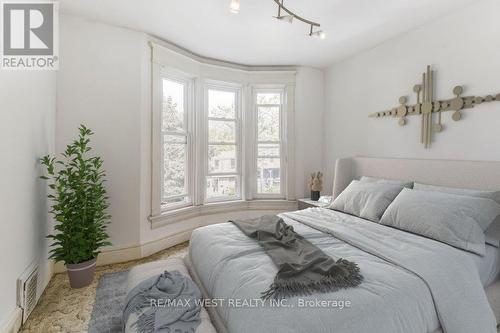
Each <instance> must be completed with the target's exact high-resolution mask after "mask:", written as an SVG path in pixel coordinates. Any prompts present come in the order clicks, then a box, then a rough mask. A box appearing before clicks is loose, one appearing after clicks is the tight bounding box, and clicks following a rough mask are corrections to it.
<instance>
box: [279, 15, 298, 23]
mask: <svg viewBox="0 0 500 333" xmlns="http://www.w3.org/2000/svg"><path fill="white" fill-rule="evenodd" d="M275 18H276V19H278V20H280V21H282V22H288V23H292V22H293V18H294V16H293V15H282V16H275Z"/></svg>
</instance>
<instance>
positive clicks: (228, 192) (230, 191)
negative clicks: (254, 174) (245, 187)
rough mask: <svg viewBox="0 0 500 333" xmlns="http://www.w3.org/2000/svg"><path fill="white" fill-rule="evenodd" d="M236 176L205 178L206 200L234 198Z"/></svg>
mask: <svg viewBox="0 0 500 333" xmlns="http://www.w3.org/2000/svg"><path fill="white" fill-rule="evenodd" d="M235 196H236V176H224V177H207V198H208V199H213V198H217V197H235Z"/></svg>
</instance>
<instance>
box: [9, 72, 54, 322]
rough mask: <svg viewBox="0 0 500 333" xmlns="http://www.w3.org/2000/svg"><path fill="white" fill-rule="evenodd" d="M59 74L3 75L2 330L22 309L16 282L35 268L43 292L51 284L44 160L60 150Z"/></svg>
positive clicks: (49, 223)
mask: <svg viewBox="0 0 500 333" xmlns="http://www.w3.org/2000/svg"><path fill="white" fill-rule="evenodd" d="M55 98H56V73H55V72H48V71H1V72H0V152H1V154H2V158H1V163H0V174H1V175H2V176H1V177H0V202H1V210H2V220H1V223H0V258H1V260H0V262H1V265H2V268H1V273H0V328H1V327H3V325H5V322H6V321H7V320H8V318H9V316H10V315H11V314H12V312H13V311H14V309H15V307H16V279H17V278H18V277H19V276H20V275H21V274H22V273H23V271H24V270H25V269H26V268H27V267H28V266H29V265H30V264H31V263H32V262H33V261H37V262H38V264H39V268H40V272H39V273H40V280H41V281H40V282H39V288H38V290H39V292H41V291H42V290H43V288H45V286H46V284H47V283H48V281H49V278H50V274H51V271H50V265H49V261H48V260H47V256H48V254H47V253H48V244H47V240H46V239H45V236H46V235H47V234H48V233H50V232H51V230H52V223H51V222H50V219H48V214H47V208H48V205H47V200H46V189H47V185H46V183H45V182H44V181H42V180H40V179H39V176H40V175H41V174H42V172H43V168H42V167H41V165H40V163H39V158H40V157H41V156H43V155H46V154H48V153H52V152H53V150H54V141H55V138H54V136H55V134H54V131H55V109H56V102H55Z"/></svg>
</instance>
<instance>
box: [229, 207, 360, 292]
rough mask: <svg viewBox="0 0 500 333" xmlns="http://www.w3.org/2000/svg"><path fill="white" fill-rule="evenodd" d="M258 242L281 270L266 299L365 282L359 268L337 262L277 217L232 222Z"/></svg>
mask: <svg viewBox="0 0 500 333" xmlns="http://www.w3.org/2000/svg"><path fill="white" fill-rule="evenodd" d="M230 222H232V223H234V225H236V226H237V227H238V228H239V229H240V230H241V231H242V232H243V233H244V234H245V235H247V236H248V237H250V238H253V239H255V240H256V241H257V242H258V243H259V244H260V245H261V246H262V248H263V249H264V250H265V251H266V254H267V255H269V257H271V259H272V261H273V262H274V264H275V265H276V266H277V267H278V273H277V274H276V277H275V278H274V281H273V283H272V284H271V286H270V287H269V289H268V290H267V291H264V292H263V293H262V298H263V299H269V298H275V299H282V298H286V297H293V296H306V295H310V294H312V293H315V292H331V291H336V290H339V289H344V288H351V287H356V286H358V285H359V284H360V283H361V282H362V281H363V276H362V275H361V274H360V271H359V267H358V266H357V265H356V264H355V263H353V262H350V261H348V260H345V259H342V258H339V259H337V260H333V259H332V258H331V257H330V256H328V255H326V254H325V253H324V252H323V251H321V250H320V249H319V248H317V247H316V246H315V245H313V244H311V243H310V242H309V241H308V240H306V239H304V238H303V237H302V236H301V235H299V234H297V233H296V232H295V231H294V230H293V227H291V226H289V225H287V224H286V223H285V222H284V221H283V219H281V218H280V217H278V216H274V215H264V216H262V217H259V218H255V219H248V220H236V221H230Z"/></svg>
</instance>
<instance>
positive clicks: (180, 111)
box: [162, 79, 185, 131]
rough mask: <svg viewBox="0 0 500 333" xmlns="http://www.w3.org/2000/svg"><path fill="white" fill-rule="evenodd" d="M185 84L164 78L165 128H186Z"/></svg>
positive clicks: (168, 129) (163, 121) (163, 119)
mask: <svg viewBox="0 0 500 333" xmlns="http://www.w3.org/2000/svg"><path fill="white" fill-rule="evenodd" d="M184 110H185V109H184V84H182V83H179V82H175V81H171V80H167V79H163V105H162V127H163V130H166V131H172V130H182V129H183V128H184Z"/></svg>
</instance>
